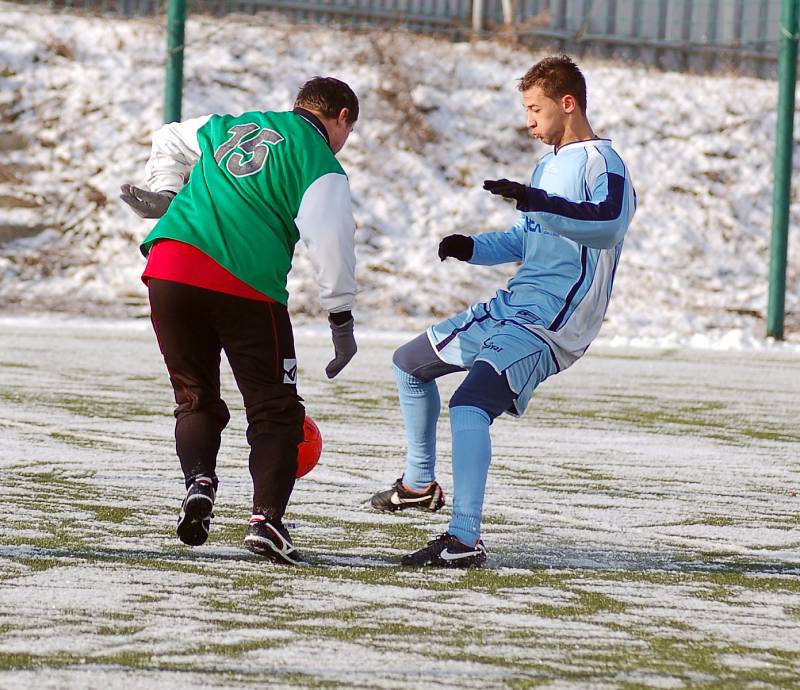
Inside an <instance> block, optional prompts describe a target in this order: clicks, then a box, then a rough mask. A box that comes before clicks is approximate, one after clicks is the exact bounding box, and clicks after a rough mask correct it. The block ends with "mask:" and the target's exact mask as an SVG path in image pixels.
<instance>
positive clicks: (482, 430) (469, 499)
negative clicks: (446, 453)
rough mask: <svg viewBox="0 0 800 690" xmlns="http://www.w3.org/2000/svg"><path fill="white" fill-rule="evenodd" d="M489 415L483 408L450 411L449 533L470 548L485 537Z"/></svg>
mask: <svg viewBox="0 0 800 690" xmlns="http://www.w3.org/2000/svg"><path fill="white" fill-rule="evenodd" d="M491 423H492V420H491V418H490V417H489V415H488V414H487V413H486V412H484V411H483V410H482V409H480V408H479V407H472V406H470V405H459V406H456V407H451V408H450V429H451V431H452V434H453V512H452V514H451V517H450V527H449V528H448V530H447V531H448V532H449V533H450V534H452V535H453V536H454V537H455V538H456V539H458V540H459V541H461V542H463V543H464V544H466V545H467V546H473V545H474V544H475V543H476V542H477V541H478V539H479V538H480V536H481V518H482V517H483V495H484V493H485V492H486V476H487V475H488V474H489V463H490V462H491V460H492V440H491V437H490V436H489V425H490V424H491Z"/></svg>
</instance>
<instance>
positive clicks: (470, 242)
mask: <svg viewBox="0 0 800 690" xmlns="http://www.w3.org/2000/svg"><path fill="white" fill-rule="evenodd" d="M524 229H525V217H524V216H520V218H519V219H518V220H517V222H516V223H514V225H512V226H511V227H510V228H509V229H508V230H506V231H505V232H484V233H481V234H480V235H473V236H472V237H467V236H466V235H448V236H447V237H445V238H444V239H443V240H442V241H441V242H440V243H439V258H440V259H441V260H442V261H444V260H445V259H446V258H448V257H453V258H454V259H458V260H459V261H467V262H469V263H471V264H477V265H479V266H494V265H495V264H505V263H509V262H511V261H522V257H523V255H524V253H525V248H524V242H523V234H524V231H525V230H524Z"/></svg>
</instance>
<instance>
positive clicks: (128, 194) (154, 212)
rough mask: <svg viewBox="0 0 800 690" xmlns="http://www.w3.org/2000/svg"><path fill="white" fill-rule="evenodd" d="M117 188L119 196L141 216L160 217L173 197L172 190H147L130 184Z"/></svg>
mask: <svg viewBox="0 0 800 690" xmlns="http://www.w3.org/2000/svg"><path fill="white" fill-rule="evenodd" d="M119 189H120V191H121V192H122V194H120V195H119V198H120V199H122V200H123V201H124V202H125V203H126V204H128V206H130V207H131V208H132V209H133V212H134V213H135V214H136V215H137V216H141V217H142V218H161V216H163V215H164V214H165V213H166V212H167V209H168V208H169V205H170V203H172V199H173V198H174V197H175V193H174V192H149V191H147V190H146V189H139V187H134V186H133V185H132V184H124V185H122V186H121V187H120V188H119Z"/></svg>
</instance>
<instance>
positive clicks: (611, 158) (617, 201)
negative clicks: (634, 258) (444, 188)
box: [484, 153, 636, 249]
mask: <svg viewBox="0 0 800 690" xmlns="http://www.w3.org/2000/svg"><path fill="white" fill-rule="evenodd" d="M584 182H585V186H586V189H587V197H588V199H587V200H586V201H571V200H569V199H565V198H564V197H560V196H556V195H554V194H548V193H547V192H545V191H544V190H543V189H538V188H536V187H528V186H526V185H521V184H519V183H518V182H510V181H509V180H487V181H486V182H484V188H485V189H488V190H489V191H490V192H492V193H493V194H500V195H502V196H504V197H507V198H512V199H515V200H516V202H517V208H518V209H519V210H520V211H524V212H525V213H526V214H527V215H528V217H529V218H531V219H532V220H534V221H535V222H537V223H539V224H540V225H541V226H542V227H543V228H546V229H547V230H549V231H551V232H555V233H557V234H559V235H562V236H563V237H566V238H568V239H570V240H573V241H575V242H578V243H579V244H583V245H586V246H588V247H592V248H595V249H610V248H612V247H614V246H615V245H616V244H617V243H618V242H619V241H620V240H621V239H622V238H623V237H624V236H625V232H626V231H627V229H628V225H629V224H630V221H631V218H632V217H633V212H634V211H635V209H636V194H635V192H634V190H633V186H632V185H631V182H630V179H629V176H628V173H627V170H626V169H625V165H624V164H623V163H622V160H621V159H620V158H619V157H618V156H616V155H611V154H609V153H605V154H601V155H598V156H595V157H593V158H592V159H591V160H590V163H589V164H587V170H586V177H585V180H584Z"/></svg>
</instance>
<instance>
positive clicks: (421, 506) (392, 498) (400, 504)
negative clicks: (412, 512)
mask: <svg viewBox="0 0 800 690" xmlns="http://www.w3.org/2000/svg"><path fill="white" fill-rule="evenodd" d="M370 503H371V504H372V507H373V508H375V510H382V511H384V512H387V513H393V512H395V511H396V510H405V509H406V508H417V509H418V510H427V511H430V512H431V513H435V512H436V511H437V510H439V508H441V507H442V506H443V505H444V494H443V493H442V487H441V486H439V484H438V482H431V483H430V484H429V485H428V486H427V488H426V489H425V490H424V491H422V492H418V491H412V490H411V489H407V488H406V487H405V486H403V478H402V477H400V479H398V480H397V481H396V482H395V483H394V484H393V485H392V488H391V489H389V490H388V491H380V492H378V493H377V494H375V495H374V496H373V497H372V499H371V500H370Z"/></svg>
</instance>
